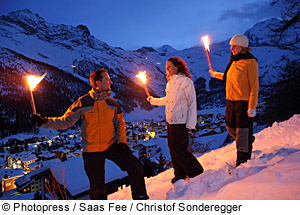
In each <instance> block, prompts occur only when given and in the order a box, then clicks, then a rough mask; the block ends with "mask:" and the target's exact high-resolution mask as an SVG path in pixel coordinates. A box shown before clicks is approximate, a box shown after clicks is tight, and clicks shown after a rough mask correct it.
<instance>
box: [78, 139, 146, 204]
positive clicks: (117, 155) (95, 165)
mask: <svg viewBox="0 0 300 215" xmlns="http://www.w3.org/2000/svg"><path fill="white" fill-rule="evenodd" d="M106 158H108V159H109V160H111V161H113V162H114V163H115V164H117V165H118V166H119V167H120V168H121V170H123V171H127V173H128V176H129V182H130V186H131V194H132V199H137V200H138V199H141V200H146V199H148V198H149V197H148V195H147V192H146V186H145V181H144V171H143V165H142V164H141V162H140V161H139V160H138V159H137V158H136V157H135V156H134V155H133V154H132V151H131V149H130V148H129V147H128V146H127V144H126V143H119V144H118V143H114V144H113V145H111V146H110V147H109V148H108V149H107V150H105V151H103V152H90V153H86V152H85V153H83V161H84V169H85V172H86V174H87V176H88V178H89V181H90V192H89V193H90V199H98V200H106V199H107V190H106V186H105V159H106Z"/></svg>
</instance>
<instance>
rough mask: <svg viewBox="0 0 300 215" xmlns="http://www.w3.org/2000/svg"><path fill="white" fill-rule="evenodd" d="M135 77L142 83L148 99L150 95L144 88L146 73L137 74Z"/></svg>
mask: <svg viewBox="0 0 300 215" xmlns="http://www.w3.org/2000/svg"><path fill="white" fill-rule="evenodd" d="M135 77H137V78H138V79H140V81H141V82H142V84H143V86H144V89H145V92H146V94H147V96H148V97H149V96H150V93H149V91H148V90H147V87H146V82H147V76H146V71H143V72H139V74H137V75H136V76H135Z"/></svg>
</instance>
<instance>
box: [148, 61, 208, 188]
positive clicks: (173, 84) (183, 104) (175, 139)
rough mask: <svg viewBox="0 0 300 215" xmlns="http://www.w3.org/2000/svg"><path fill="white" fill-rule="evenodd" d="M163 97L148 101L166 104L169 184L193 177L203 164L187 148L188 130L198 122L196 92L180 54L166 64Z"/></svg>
mask: <svg viewBox="0 0 300 215" xmlns="http://www.w3.org/2000/svg"><path fill="white" fill-rule="evenodd" d="M166 73H167V80H168V83H167V87H166V96H165V97H163V98H153V97H152V96H149V97H148V98H147V100H148V101H149V102H150V103H151V104H152V105H157V106H163V105H164V106H166V110H165V111H166V121H167V125H168V146H169V149H170V154H171V158H172V163H173V168H174V175H175V177H174V178H173V179H172V181H171V183H175V182H176V181H178V180H180V179H185V178H186V177H189V178H192V177H195V176H197V175H199V174H201V173H202V172H203V167H202V166H201V164H200V163H199V162H198V160H197V159H196V158H195V157H194V155H193V154H192V153H191V152H189V151H188V130H189V129H195V126H196V123H197V102H196V92H195V87H194V84H193V81H192V80H191V74H190V73H189V71H188V68H187V66H186V63H185V62H184V61H183V60H182V59H181V58H180V57H172V58H169V59H168V60H167V63H166Z"/></svg>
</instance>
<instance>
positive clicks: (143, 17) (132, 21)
mask: <svg viewBox="0 0 300 215" xmlns="http://www.w3.org/2000/svg"><path fill="white" fill-rule="evenodd" d="M268 1H269V0H268ZM19 9H30V10H31V11H32V12H34V13H37V14H39V15H40V16H41V17H43V18H45V20H46V21H48V22H51V23H56V24H66V25H72V26H77V25H78V24H84V25H86V26H87V27H88V28H89V29H90V31H91V34H92V35H94V36H95V37H96V38H97V39H99V40H101V41H103V42H106V43H108V44H109V45H111V46H116V47H122V48H125V49H130V50H132V49H137V48H141V47H142V46H152V47H154V48H158V47H160V46H162V45H165V44H168V45H171V46H173V47H174V48H176V49H184V48H189V47H192V46H196V45H201V41H200V38H201V36H203V35H206V34H208V35H210V38H211V42H219V41H223V40H227V39H229V38H230V37H231V36H233V35H234V34H238V33H244V32H245V31H246V30H247V29H249V28H250V27H252V26H253V24H255V23H257V22H259V21H262V20H265V19H267V18H270V17H278V16H279V10H278V9H277V8H271V7H270V5H269V4H268V2H267V1H262V0H84V1H83V0H0V15H5V14H7V13H9V12H10V11H16V10H19Z"/></svg>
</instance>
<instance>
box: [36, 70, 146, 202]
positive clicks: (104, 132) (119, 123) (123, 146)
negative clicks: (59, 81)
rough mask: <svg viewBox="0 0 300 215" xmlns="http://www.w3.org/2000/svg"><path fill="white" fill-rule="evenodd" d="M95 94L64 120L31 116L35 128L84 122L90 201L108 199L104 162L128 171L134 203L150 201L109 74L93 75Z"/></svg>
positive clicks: (79, 102) (81, 100) (75, 106)
mask: <svg viewBox="0 0 300 215" xmlns="http://www.w3.org/2000/svg"><path fill="white" fill-rule="evenodd" d="M90 83H91V85H92V87H93V88H92V90H91V91H89V92H88V93H87V94H85V95H83V96H81V97H80V98H79V99H77V101H75V102H74V103H73V104H72V105H71V106H70V107H69V109H68V110H67V111H66V113H65V114H64V115H63V116H62V117H41V116H40V115H39V114H31V120H32V122H33V124H34V125H38V126H42V127H44V128H52V129H56V130H63V129H67V128H69V127H71V126H72V125H74V124H75V123H76V122H77V121H78V120H79V119H81V149H82V152H83V154H82V156H83V161H84V169H85V172H86V174H87V176H88V178H89V181H90V199H107V190H106V187H105V169H104V168H105V159H106V158H108V159H110V160H112V161H113V162H115V163H116V164H117V165H118V166H119V167H120V168H121V169H122V170H123V171H127V173H128V176H129V181H130V184H131V191H132V198H133V199H141V200H146V199H148V198H149V197H148V195H147V192H146V187H145V181H144V172H143V166H142V164H141V162H140V161H139V160H138V159H137V158H136V157H135V156H134V155H133V154H132V151H131V149H130V148H129V147H128V145H127V139H126V132H125V121H124V118H123V112H122V110H121V108H120V105H119V104H118V102H117V101H116V100H115V99H114V98H112V97H110V90H111V88H110V85H111V84H112V81H111V79H110V77H109V75H108V72H107V70H105V69H100V70H97V71H94V72H92V73H91V75H90Z"/></svg>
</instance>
